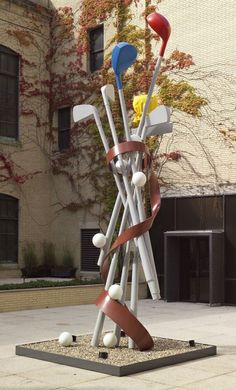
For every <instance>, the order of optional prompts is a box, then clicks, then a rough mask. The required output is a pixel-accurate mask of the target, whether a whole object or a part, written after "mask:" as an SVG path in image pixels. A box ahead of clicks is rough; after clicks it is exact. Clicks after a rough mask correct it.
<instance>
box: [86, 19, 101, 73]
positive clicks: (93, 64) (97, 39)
mask: <svg viewBox="0 0 236 390" xmlns="http://www.w3.org/2000/svg"><path fill="white" fill-rule="evenodd" d="M89 46H90V71H91V72H95V71H96V70H99V69H101V67H102V66H103V60H104V29H103V25H101V26H98V27H96V28H94V29H92V30H90V31H89Z"/></svg>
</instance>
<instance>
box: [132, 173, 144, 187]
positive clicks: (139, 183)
mask: <svg viewBox="0 0 236 390" xmlns="http://www.w3.org/2000/svg"><path fill="white" fill-rule="evenodd" d="M146 181H147V178H146V176H145V174H144V173H143V172H135V173H134V174H133V176H132V182H133V184H134V185H135V186H136V187H143V186H144V184H145V183H146Z"/></svg>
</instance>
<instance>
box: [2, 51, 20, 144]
mask: <svg viewBox="0 0 236 390" xmlns="http://www.w3.org/2000/svg"><path fill="white" fill-rule="evenodd" d="M18 85H19V56H18V54H17V53H15V52H14V51H13V50H11V49H9V48H7V47H5V46H2V45H0V136H1V137H8V138H15V139H16V138H18V102H19V91H18Z"/></svg>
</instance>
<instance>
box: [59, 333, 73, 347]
mask: <svg viewBox="0 0 236 390" xmlns="http://www.w3.org/2000/svg"><path fill="white" fill-rule="evenodd" d="M58 341H59V344H61V345H62V346H63V347H69V346H70V345H71V344H72V341H73V337H72V334H70V333H69V332H62V333H61V334H60V336H59V339H58Z"/></svg>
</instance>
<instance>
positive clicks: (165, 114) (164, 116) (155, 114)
mask: <svg viewBox="0 0 236 390" xmlns="http://www.w3.org/2000/svg"><path fill="white" fill-rule="evenodd" d="M170 114H171V109H170V107H167V106H163V105H161V106H158V107H156V108H155V109H154V110H153V111H151V112H150V114H149V115H147V121H148V124H150V125H157V124H159V123H164V122H169V121H170Z"/></svg>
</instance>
